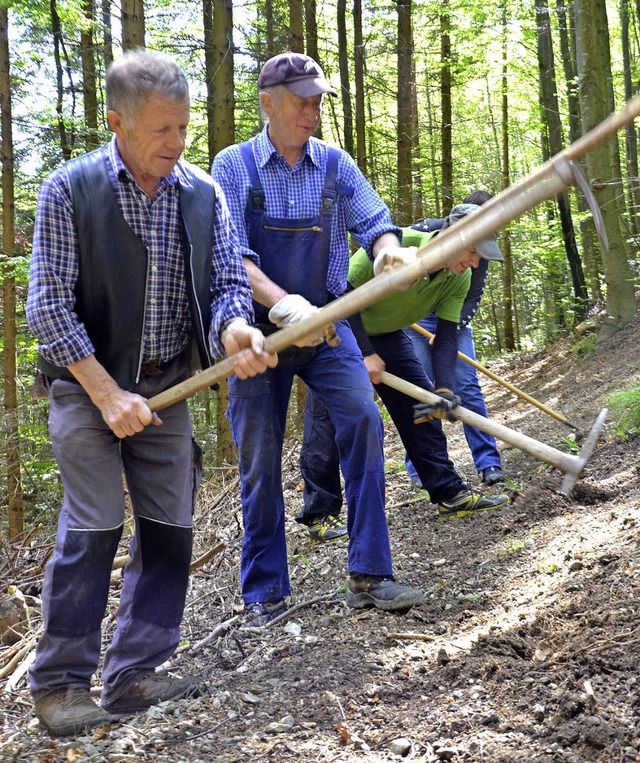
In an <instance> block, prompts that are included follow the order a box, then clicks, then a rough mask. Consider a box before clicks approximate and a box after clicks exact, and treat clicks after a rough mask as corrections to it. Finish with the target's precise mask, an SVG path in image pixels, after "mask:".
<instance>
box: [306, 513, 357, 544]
mask: <svg viewBox="0 0 640 763" xmlns="http://www.w3.org/2000/svg"><path fill="white" fill-rule="evenodd" d="M309 537H310V538H311V540H315V541H318V542H320V541H324V540H337V539H338V538H345V539H346V538H347V537H348V534H347V526H346V525H345V523H344V522H342V520H341V519H340V517H334V516H333V514H327V515H326V516H324V517H316V518H315V519H314V520H313V521H312V522H311V524H310V525H309Z"/></svg>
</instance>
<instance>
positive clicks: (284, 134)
mask: <svg viewBox="0 0 640 763" xmlns="http://www.w3.org/2000/svg"><path fill="white" fill-rule="evenodd" d="M260 101H261V103H262V108H263V109H264V111H265V113H266V114H267V116H268V117H269V137H270V138H271V141H272V142H273V144H274V145H277V144H278V143H281V144H284V145H287V146H297V147H302V146H303V145H304V144H305V143H306V142H307V141H308V140H309V138H310V137H311V136H312V135H313V134H314V133H315V131H316V130H317V129H318V125H319V124H320V117H321V115H322V95H314V96H311V97H310V98H301V97H300V96H298V95H295V94H294V93H292V92H291V91H290V90H287V89H286V88H282V89H279V90H277V91H275V92H273V93H261V95H260Z"/></svg>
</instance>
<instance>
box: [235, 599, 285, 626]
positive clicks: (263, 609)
mask: <svg viewBox="0 0 640 763" xmlns="http://www.w3.org/2000/svg"><path fill="white" fill-rule="evenodd" d="M286 611H287V605H286V604H285V601H284V599H278V601H254V602H253V603H252V604H246V605H245V608H244V623H243V625H244V627H245V628H246V627H249V628H262V626H263V625H266V624H267V623H270V622H271V621H272V620H275V618H276V617H279V616H280V615H281V614H283V612H286Z"/></svg>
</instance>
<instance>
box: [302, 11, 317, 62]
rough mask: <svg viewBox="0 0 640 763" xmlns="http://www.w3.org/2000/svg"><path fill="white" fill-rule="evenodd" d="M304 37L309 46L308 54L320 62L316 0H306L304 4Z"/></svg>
mask: <svg viewBox="0 0 640 763" xmlns="http://www.w3.org/2000/svg"><path fill="white" fill-rule="evenodd" d="M304 38H305V44H306V46H307V55H308V56H311V58H313V60H314V61H318V62H319V61H320V54H319V53H318V22H317V15H316V0H306V2H305V4H304Z"/></svg>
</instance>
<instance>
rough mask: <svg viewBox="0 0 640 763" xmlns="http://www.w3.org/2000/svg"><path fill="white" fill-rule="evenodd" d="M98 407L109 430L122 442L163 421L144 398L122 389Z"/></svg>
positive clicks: (112, 391)
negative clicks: (150, 425)
mask: <svg viewBox="0 0 640 763" xmlns="http://www.w3.org/2000/svg"><path fill="white" fill-rule="evenodd" d="M96 404H97V403H96ZM98 407H99V409H100V413H101V414H102V418H103V419H104V420H105V422H106V423H107V425H108V427H109V429H110V430H111V431H112V432H113V433H114V435H115V436H116V437H119V438H120V439H121V440H122V439H123V438H125V437H131V436H132V435H134V434H136V433H137V432H142V430H143V429H144V428H145V427H146V426H148V425H149V424H153V425H154V426H160V424H162V420H161V419H160V417H159V416H158V414H157V413H153V411H151V409H150V408H149V406H148V405H147V401H146V400H145V398H144V397H142V396H141V395H136V394H135V393H134V392H127V391H126V390H124V389H121V388H120V387H116V388H114V389H112V390H111V391H110V392H109V393H108V394H107V395H106V396H105V397H104V398H103V399H102V400H100V402H99V404H98Z"/></svg>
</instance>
